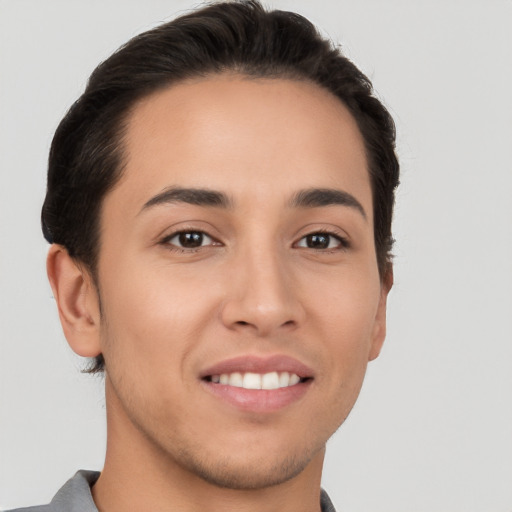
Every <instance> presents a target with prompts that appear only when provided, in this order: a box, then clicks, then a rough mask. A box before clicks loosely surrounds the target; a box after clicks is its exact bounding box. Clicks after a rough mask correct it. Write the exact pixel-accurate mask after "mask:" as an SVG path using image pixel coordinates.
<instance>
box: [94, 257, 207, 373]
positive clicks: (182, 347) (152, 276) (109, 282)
mask: <svg viewBox="0 0 512 512" xmlns="http://www.w3.org/2000/svg"><path fill="white" fill-rule="evenodd" d="M125 269H126V270H127V271H124V270H125ZM105 274H106V273H105ZM102 282H103V283H104V286H103V287H102V304H103V305H104V318H105V322H106V332H105V333H104V336H103V339H104V353H105V357H106V358H107V361H108V356H109V354H111V355H112V357H115V359H116V360H118V359H120V358H122V359H123V360H125V362H126V363H127V364H130V365H131V364H132V362H133V361H137V365H138V366H139V367H143V366H144V367H145V370H148V369H151V371H152V372H158V369H159V368H161V367H163V366H169V365H172V364H174V366H176V364H177V363H178V362H179V361H183V359H184V358H186V354H187V353H188V352H189V351H191V350H193V347H194V346H195V345H196V344H197V343H198V342H199V338H200V333H201V331H202V329H204V326H205V325H204V324H205V323H207V322H210V321H211V319H212V318H213V312H212V309H213V307H214V306H213V304H214V302H215V300H214V298H213V297H212V292H211V290H210V289H209V288H208V287H203V288H204V289H201V293H198V286H199V283H198V282H197V279H193V278H192V276H187V275H183V274H181V275H176V273H173V272H171V269H170V268H168V267H163V268H162V267H161V268H151V267H148V266H146V267H145V268H140V269H139V270H137V267H136V266H135V264H133V263H129V264H126V265H121V264H119V265H118V266H117V268H116V269H115V270H112V271H111V272H109V273H108V276H107V277H105V279H103V281H102ZM175 370H176V368H175Z"/></svg>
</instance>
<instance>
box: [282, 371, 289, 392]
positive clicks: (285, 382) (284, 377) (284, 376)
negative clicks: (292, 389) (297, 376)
mask: <svg viewBox="0 0 512 512" xmlns="http://www.w3.org/2000/svg"><path fill="white" fill-rule="evenodd" d="M289 385H290V374H289V373H288V372H281V373H280V374H279V387H280V388H286V387H287V386H289Z"/></svg>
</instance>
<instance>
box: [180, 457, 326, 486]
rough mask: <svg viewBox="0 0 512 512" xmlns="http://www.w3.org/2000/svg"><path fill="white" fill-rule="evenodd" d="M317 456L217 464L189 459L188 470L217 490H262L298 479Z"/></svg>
mask: <svg viewBox="0 0 512 512" xmlns="http://www.w3.org/2000/svg"><path fill="white" fill-rule="evenodd" d="M272 455H275V453H274V454H272ZM315 455H318V453H314V454H310V453H308V454H305V453H302V454H300V455H299V454H297V455H294V456H288V457H285V458H283V457H280V458H276V457H275V456H274V457H272V456H268V457H266V458H262V457H261V456H260V457H258V459H256V460H254V459H253V460H248V459H249V457H247V456H244V457H243V460H233V458H230V457H225V458H224V459H219V458H217V459H216V460H215V461H212V460H205V459H201V460H197V458H188V460H186V461H185V463H184V466H185V469H187V470H188V471H189V472H191V473H193V474H194V475H195V476H197V477H199V478H201V479H202V480H204V481H205V482H207V483H209V484H211V485H214V486H216V487H221V488H224V489H233V490H259V489H264V488H268V487H273V486H276V485H279V484H283V483H284V482H286V481H288V480H290V479H292V478H294V477H296V476H297V475H299V474H300V473H302V472H303V471H304V470H305V469H306V468H307V466H308V465H309V464H310V463H311V461H312V459H313V458H314V457H315ZM217 457H218V454H217Z"/></svg>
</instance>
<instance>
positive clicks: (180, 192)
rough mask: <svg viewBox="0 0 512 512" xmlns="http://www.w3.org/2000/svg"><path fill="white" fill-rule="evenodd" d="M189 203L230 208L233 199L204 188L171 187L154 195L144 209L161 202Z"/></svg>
mask: <svg viewBox="0 0 512 512" xmlns="http://www.w3.org/2000/svg"><path fill="white" fill-rule="evenodd" d="M175 203H187V204H193V205H197V206H213V207H217V208H229V207H230V206H232V201H231V199H230V198H229V197H228V196H227V195H226V194H224V193H223V192H218V191H216V190H209V189H204V188H182V187H169V188H166V189H165V190H163V191H162V192H160V193H159V194H157V195H156V196H154V197H152V198H151V199H150V200H149V201H147V202H146V203H145V204H144V206H143V207H142V210H141V212H142V211H144V210H147V209H148V208H151V207H152V206H157V205H161V204H175Z"/></svg>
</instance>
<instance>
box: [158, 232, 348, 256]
mask: <svg viewBox="0 0 512 512" xmlns="http://www.w3.org/2000/svg"><path fill="white" fill-rule="evenodd" d="M182 235H200V236H201V243H202V242H203V241H204V238H205V237H206V238H208V239H210V240H211V242H210V243H208V244H206V245H199V246H197V247H180V246H179V245H177V244H174V243H171V240H172V239H173V238H176V237H180V236H182ZM314 236H321V237H326V238H328V239H329V242H328V245H330V244H331V241H332V240H331V239H335V240H336V241H337V242H338V243H339V245H338V246H336V247H326V248H314V247H307V246H302V245H301V246H299V245H298V244H299V243H300V242H302V241H303V240H305V239H307V238H308V237H314ZM306 243H307V242H306ZM160 244H161V245H163V246H165V247H166V248H167V249H168V250H171V251H176V252H180V253H195V252H197V251H199V250H201V249H204V248H205V247H211V246H220V245H222V243H221V242H219V241H218V240H216V239H215V238H213V237H212V236H210V235H209V234H208V233H206V232H205V231H201V230H195V229H183V230H180V231H176V232H174V233H171V234H170V235H167V236H166V237H164V238H163V239H162V240H161V242H160ZM293 245H294V247H300V248H303V249H312V250H314V251H316V252H323V253H332V252H338V251H344V250H347V249H349V248H350V242H349V241H348V240H347V238H345V237H343V236H341V235H340V234H338V233H333V232H332V231H328V230H322V229H319V230H316V231H313V232H311V233H308V234H307V235H304V236H303V237H301V238H300V239H299V241H298V242H295V243H294V244H293Z"/></svg>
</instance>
